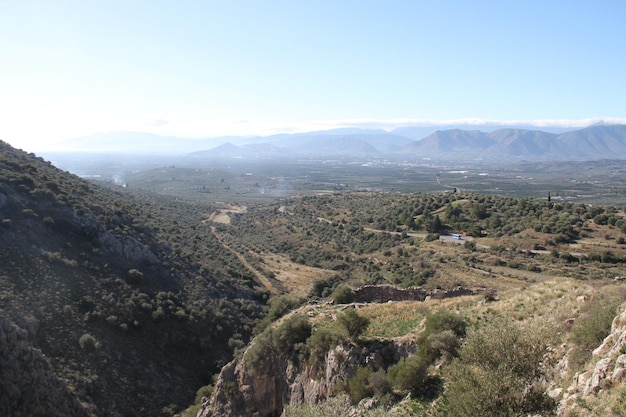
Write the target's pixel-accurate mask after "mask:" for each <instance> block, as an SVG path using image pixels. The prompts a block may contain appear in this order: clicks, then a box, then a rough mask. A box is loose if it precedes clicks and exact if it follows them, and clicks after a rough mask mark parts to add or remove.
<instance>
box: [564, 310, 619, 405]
mask: <svg viewBox="0 0 626 417" xmlns="http://www.w3.org/2000/svg"><path fill="white" fill-rule="evenodd" d="M625 352H626V308H622V312H621V314H619V315H617V316H616V317H615V319H614V320H613V323H612V325H611V333H610V334H609V335H608V336H607V337H606V338H605V339H604V341H603V342H602V344H601V345H600V346H598V348H596V349H595V350H594V351H593V355H592V360H591V363H590V366H589V367H588V369H587V370H585V371H583V372H578V373H576V374H575V375H574V377H573V378H572V381H571V385H569V387H567V388H566V389H565V390H562V389H560V388H555V389H554V390H553V395H554V396H555V397H559V396H560V397H561V402H560V406H559V414H558V415H559V417H565V416H572V415H579V416H596V415H606V414H605V413H604V412H603V411H602V409H603V407H604V406H606V405H607V404H608V403H610V402H611V394H612V393H611V391H612V390H613V389H615V388H619V387H620V386H621V387H622V388H623V384H624V382H626V353H625ZM561 365H562V366H561V370H566V369H567V357H564V359H563V361H562V362H561ZM557 370H559V369H557ZM622 391H623V390H622ZM618 402H619V401H618ZM594 403H604V404H602V405H599V404H594ZM622 407H623V405H622ZM614 411H615V410H612V412H614ZM621 412H622V413H623V412H625V410H623V409H622V410H621ZM609 415H610V414H609ZM613 415H623V414H613Z"/></svg>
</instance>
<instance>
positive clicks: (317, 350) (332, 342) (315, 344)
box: [306, 327, 344, 367]
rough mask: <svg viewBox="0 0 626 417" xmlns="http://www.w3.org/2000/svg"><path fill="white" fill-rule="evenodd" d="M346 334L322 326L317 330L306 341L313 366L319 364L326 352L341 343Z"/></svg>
mask: <svg viewBox="0 0 626 417" xmlns="http://www.w3.org/2000/svg"><path fill="white" fill-rule="evenodd" d="M343 338H344V336H343V335H342V334H341V333H339V332H337V331H334V330H332V329H328V328H326V327H321V328H318V329H316V330H315V332H313V334H312V335H311V337H309V338H308V339H307V341H306V344H307V349H308V352H309V362H310V364H311V365H312V366H314V367H316V366H319V365H320V364H321V363H322V362H323V361H324V358H325V357H326V353H327V352H328V351H329V350H331V349H332V348H334V347H335V346H337V345H338V344H340V343H341V342H342V341H343Z"/></svg>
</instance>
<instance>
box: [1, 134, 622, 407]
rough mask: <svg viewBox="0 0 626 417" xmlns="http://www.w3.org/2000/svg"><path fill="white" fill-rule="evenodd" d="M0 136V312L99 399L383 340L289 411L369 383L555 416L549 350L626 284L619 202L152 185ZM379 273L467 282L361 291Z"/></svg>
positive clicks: (610, 309)
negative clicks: (80, 168)
mask: <svg viewBox="0 0 626 417" xmlns="http://www.w3.org/2000/svg"><path fill="white" fill-rule="evenodd" d="M0 151H1V152H0V231H1V233H0V265H1V267H0V312H1V314H2V315H3V316H5V317H7V318H9V319H10V320H11V321H13V322H14V323H16V324H17V325H19V326H20V327H22V328H24V329H26V330H27V331H28V334H29V340H30V343H32V345H33V346H34V347H36V348H38V349H41V350H42V351H43V352H44V353H45V354H46V357H47V358H49V360H50V363H51V364H52V366H53V367H54V370H55V372H56V373H57V374H58V375H59V376H60V377H61V378H63V379H64V380H67V381H69V382H68V383H69V385H70V387H71V388H72V390H73V392H75V393H76V395H77V396H78V397H79V398H80V399H81V401H83V402H84V403H85V404H86V406H87V407H88V408H89V410H90V412H92V413H93V414H95V415H108V414H112V413H114V412H119V410H121V409H123V410H125V412H127V415H172V414H173V413H175V412H180V411H181V410H183V409H184V407H185V406H186V405H188V404H192V403H193V402H194V396H195V395H196V390H197V389H198V387H200V386H207V384H209V383H211V382H212V381H213V377H214V374H215V373H216V372H218V371H219V369H220V367H221V366H222V365H224V364H225V363H226V362H228V361H229V360H230V359H231V358H232V357H233V355H237V357H242V358H243V360H245V361H246V364H247V366H248V367H249V368H250V369H251V370H252V371H253V372H256V373H259V374H260V373H263V372H266V371H267V370H268V369H270V370H271V369H272V366H274V363H275V359H276V358H282V359H284V360H293V361H296V362H297V363H298V364H300V365H302V366H308V367H309V369H311V370H312V371H311V375H314V374H315V372H314V371H322V367H323V366H324V362H325V360H326V358H327V355H328V353H329V352H330V351H331V350H332V349H335V348H337V347H343V348H345V349H353V350H354V351H355V352H356V351H358V352H364V353H363V355H362V357H365V356H366V353H367V352H368V350H369V349H373V348H372V346H375V345H376V346H378V347H379V348H380V349H381V350H384V352H385V354H384V355H382V354H381V355H382V357H383V359H382V360H381V361H378V362H375V365H374V364H372V363H366V361H365V360H363V362H362V363H358V364H354V367H353V368H351V369H352V370H353V373H352V374H351V376H350V377H348V378H346V379H345V380H344V381H342V383H340V384H337V386H336V387H334V390H335V391H334V393H335V394H337V398H335V399H331V400H330V402H329V403H328V404H321V405H320V406H319V408H317V409H315V408H313V407H310V406H304V405H303V406H301V407H296V406H290V407H288V408H287V409H286V415H294V416H295V415H325V414H324V413H326V412H328V410H330V409H332V407H333V406H334V407H336V409H342V410H343V409H344V407H345V408H346V409H348V408H351V407H353V406H357V405H358V403H359V402H360V401H361V400H362V399H364V398H369V397H373V398H375V400H376V403H377V404H378V408H377V407H373V408H371V409H370V410H369V411H363V413H364V415H365V414H367V415H380V413H382V411H380V410H387V411H388V412H389V413H392V414H389V415H393V413H396V412H398V413H399V411H398V410H399V409H400V408H402V407H404V408H403V409H404V410H405V411H406V410H412V411H411V412H406V413H405V414H404V415H411V413H413V414H416V415H419V413H422V412H428V413H430V415H436V414H437V413H448V414H447V415H463V414H464V413H465V415H468V414H467V413H469V414H470V415H490V414H489V413H487V411H485V409H484V408H475V407H487V406H490V407H496V408H497V409H498V410H501V412H502V414H498V415H524V414H525V413H543V414H549V413H551V412H552V411H553V409H554V402H551V400H550V399H548V398H546V397H545V395H544V392H545V386H544V385H543V381H544V380H545V379H546V378H551V376H550V375H548V374H547V373H546V372H547V368H546V366H547V362H546V361H545V360H544V359H545V358H544V357H543V356H542V355H544V354H545V353H546V352H548V351H551V349H553V348H555V347H558V346H560V344H566V345H567V346H568V347H571V354H570V357H569V358H570V362H571V364H572V365H571V366H572V369H571V372H575V370H576V369H580V368H581V367H583V366H585V365H586V363H587V362H588V360H589V359H590V357H591V351H592V350H593V349H594V348H595V347H597V345H598V344H599V343H600V342H601V341H602V339H603V338H604V337H605V336H606V334H607V332H608V331H609V329H610V324H611V320H612V318H613V317H614V316H615V314H616V307H617V306H619V305H621V303H623V301H624V299H626V292H624V290H622V289H621V286H622V281H621V280H620V279H621V277H623V275H624V272H623V271H624V264H625V263H626V245H625V244H624V241H625V237H626V212H625V209H624V208H621V209H620V208H617V207H612V206H598V205H588V204H580V203H574V202H569V201H567V200H563V201H555V200H550V199H548V198H539V199H534V198H515V197H510V196H501V195H494V194H490V195H486V194H475V193H464V192H458V191H456V192H446V193H441V192H440V193H412V194H399V193H390V192H389V193H382V192H372V191H367V192H365V191H358V192H344V193H337V194H328V193H327V194H326V195H304V196H297V197H296V196H292V197H289V198H286V199H277V200H274V199H269V198H265V199H264V200H263V201H262V202H261V203H259V202H255V201H246V198H245V195H244V194H240V195H237V198H236V199H235V200H233V201H222V200H220V201H216V200H211V199H210V198H208V197H206V196H205V197H203V198H202V199H198V198H197V192H198V190H199V189H200V190H201V189H202V188H201V187H202V183H198V184H197V187H196V188H194V190H195V191H194V192H193V193H191V194H190V193H185V192H184V190H182V189H176V190H175V193H174V194H175V196H171V195H166V193H162V194H154V193H148V192H145V191H141V190H139V189H132V188H121V187H115V186H112V185H109V186H105V185H103V184H94V183H91V182H87V181H84V180H81V179H79V178H77V177H75V176H72V175H69V174H68V173H64V172H61V171H58V170H57V169H55V168H54V167H53V166H51V165H50V164H49V163H47V162H45V161H43V160H41V159H40V158H36V157H35V156H34V155H28V154H25V153H23V152H20V151H16V150H14V149H12V148H10V147H8V146H7V145H5V144H2V145H1V149H0ZM164 172H165V174H167V175H170V176H171V175H173V172H175V170H173V169H167V170H164ZM192 174H193V175H196V176H197V172H194V173H190V175H192ZM203 175H204V174H203ZM194 178H196V177H194ZM226 178H228V179H229V180H230V179H233V178H230V177H226ZM246 180H248V179H246ZM163 181H166V182H167V183H168V184H169V181H171V179H169V180H168V179H163ZM211 181H213V183H212V184H213V185H215V184H214V183H219V180H216V179H215V178H212V179H211ZM216 181H217V182H216ZM233 181H234V179H233ZM220 184H221V183H220ZM249 185H250V186H251V187H253V186H254V184H249ZM293 195H295V193H294V194H293ZM453 235H454V236H453ZM616 277H618V280H617V281H616V280H615V278H616ZM376 284H387V285H392V286H395V287H401V288H408V287H414V286H422V287H424V288H425V289H428V290H431V291H441V290H449V289H453V288H456V287H458V286H462V287H467V288H472V289H474V290H475V291H476V293H477V294H478V295H475V296H465V297H459V298H458V299H454V300H439V299H436V298H433V299H430V300H426V301H424V302H415V301H411V300H409V301H403V302H391V303H384V304H373V303H363V302H360V303H355V302H354V301H355V299H356V298H355V294H356V293H357V289H358V287H360V286H362V285H376ZM502 317H505V318H506V320H502V319H501V318H502ZM541 321H543V322H545V323H551V324H552V327H551V328H550V329H551V330H550V331H549V332H548V333H549V335H547V334H546V330H545V328H544V327H542V326H539V325H538V324H537V323H539V322H541ZM499 329H500V330H499ZM502 329H506V330H507V332H505V333H502ZM253 337H254V342H253V343H252V344H251V345H249V348H248V349H247V350H246V346H248V342H249V341H250V340H251V338H253ZM392 344H396V345H397V346H403V349H404V350H402V349H400V350H397V352H396V354H395V355H392V354H391V351H392V349H391V348H390V347H389V346H391V345H392ZM511 345H514V346H515V347H516V349H510V348H508V349H504V347H505V346H508V347H510V346H511ZM380 346H383V347H380ZM394 346H395V345H394ZM407 346H409V347H407ZM244 352H245V353H244ZM398 352H401V353H398ZM487 352H489V354H488V355H487ZM560 353H562V354H565V352H560ZM485 355H487V356H488V357H487V356H485ZM540 356H541V360H539V358H540ZM489 357H494V358H496V357H497V358H500V361H501V362H502V364H501V365H498V364H496V363H494V362H493V361H492V360H490V359H489ZM509 362H511V363H518V364H520V365H519V366H517V367H512V368H507V367H506V366H508V365H506V364H508V363H509ZM522 365H523V366H522ZM164 375H166V377H165V376H164ZM485 380H489V381H492V384H491V385H488V384H487V385H485V384H484V381H485ZM233 389H234V388H233ZM472 390H473V391H472ZM462 392H466V393H467V394H461V393H462ZM207 393H208V391H207V392H205V393H204V394H203V396H206V394H207ZM470 394H471V395H470ZM487 394H490V395H492V396H493V401H495V400H498V401H500V402H498V403H493V402H489V401H488V399H484V401H483V400H482V399H481V400H476V398H482V397H480V395H487ZM472 398H474V400H473V401H472V400H471V399H472ZM197 402H198V399H197V398H196V406H195V407H196V408H195V410H199V409H200V408H201V407H200V404H198V403H197ZM618 403H619V401H617V400H615V404H618ZM329 404H330V405H329ZM328 407H331V408H328ZM472 407H474V408H472ZM126 410H131V411H126ZM391 410H395V411H393V412H392V411H391ZM379 411H380V412H379ZM307 413H309V414H307ZM311 413H318V414H311ZM377 413H378V414H377ZM520 413H521V414H520ZM398 415H403V414H402V413H400V414H398ZM444 415H445V414H444ZM491 415H495V414H491Z"/></svg>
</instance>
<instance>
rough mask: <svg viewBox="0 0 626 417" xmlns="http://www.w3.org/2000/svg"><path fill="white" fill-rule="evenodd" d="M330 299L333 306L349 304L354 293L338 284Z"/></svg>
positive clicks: (343, 285)
mask: <svg viewBox="0 0 626 417" xmlns="http://www.w3.org/2000/svg"><path fill="white" fill-rule="evenodd" d="M331 298H332V299H333V302H334V303H335V304H349V303H351V302H352V301H354V291H352V288H350V287H348V286H347V285H346V284H339V285H337V288H335V290H334V291H333V293H332V295H331Z"/></svg>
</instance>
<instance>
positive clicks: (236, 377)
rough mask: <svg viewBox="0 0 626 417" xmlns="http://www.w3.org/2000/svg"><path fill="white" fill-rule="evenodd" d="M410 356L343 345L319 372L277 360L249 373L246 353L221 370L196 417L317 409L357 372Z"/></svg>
mask: <svg viewBox="0 0 626 417" xmlns="http://www.w3.org/2000/svg"><path fill="white" fill-rule="evenodd" d="M411 350H412V348H411V347H410V346H405V345H399V344H396V343H393V342H380V341H375V342H373V343H372V344H371V345H370V346H368V347H357V346H355V345H352V344H347V345H341V346H336V347H335V348H334V349H331V350H330V351H329V352H328V353H327V354H326V356H325V359H324V363H323V364H322V365H321V366H319V367H317V368H313V367H312V366H311V365H309V364H307V363H301V362H300V361H299V360H298V358H295V357H292V358H287V357H285V356H282V355H278V356H276V357H275V358H273V361H272V363H271V366H270V367H269V368H268V369H266V370H264V371H263V372H258V371H256V372H252V371H251V370H250V369H249V368H248V367H247V365H246V361H245V353H244V355H243V356H242V357H240V358H237V359H235V360H234V361H232V362H230V363H229V364H227V365H226V366H224V367H223V368H222V371H221V373H220V376H219V378H218V380H217V382H216V384H215V391H214V394H213V397H212V399H211V401H210V403H207V404H206V405H205V406H203V408H202V410H201V411H200V412H199V413H198V417H209V416H225V417H229V416H232V417H234V416H263V417H265V416H279V415H281V413H282V411H283V408H284V407H285V406H286V405H288V404H295V403H306V404H315V403H318V402H320V401H321V400H323V399H326V398H328V397H329V396H330V395H331V391H332V388H333V386H335V385H336V384H337V382H339V381H341V380H347V379H349V378H350V377H352V376H353V375H354V373H355V371H356V368H357V367H358V366H361V365H365V364H370V365H371V366H372V367H373V368H376V367H377V366H387V365H389V363H395V362H397V361H398V360H399V358H400V357H406V356H408V354H409V351H411Z"/></svg>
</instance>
